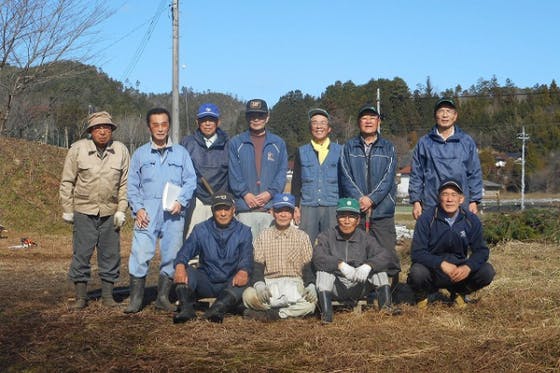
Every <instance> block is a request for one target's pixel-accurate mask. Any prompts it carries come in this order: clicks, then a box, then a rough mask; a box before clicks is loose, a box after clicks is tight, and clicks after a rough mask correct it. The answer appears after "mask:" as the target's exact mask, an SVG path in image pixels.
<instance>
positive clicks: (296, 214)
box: [294, 207, 301, 225]
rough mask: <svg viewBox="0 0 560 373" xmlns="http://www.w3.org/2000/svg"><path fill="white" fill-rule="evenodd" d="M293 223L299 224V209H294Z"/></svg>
mask: <svg viewBox="0 0 560 373" xmlns="http://www.w3.org/2000/svg"><path fill="white" fill-rule="evenodd" d="M294 223H295V224H296V225H299V224H300V223H301V210H300V208H299V207H296V208H295V209H294Z"/></svg>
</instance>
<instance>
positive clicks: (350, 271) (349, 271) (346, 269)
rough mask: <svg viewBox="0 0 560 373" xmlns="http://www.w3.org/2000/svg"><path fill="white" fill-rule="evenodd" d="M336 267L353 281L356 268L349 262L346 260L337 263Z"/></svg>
mask: <svg viewBox="0 0 560 373" xmlns="http://www.w3.org/2000/svg"><path fill="white" fill-rule="evenodd" d="M338 269H339V270H340V272H342V274H343V275H344V277H346V278H347V279H348V280H351V281H355V278H354V276H355V272H356V268H354V267H352V266H351V265H350V264H348V263H346V262H342V263H340V264H339V265H338Z"/></svg>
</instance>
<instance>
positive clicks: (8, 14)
mask: <svg viewBox="0 0 560 373" xmlns="http://www.w3.org/2000/svg"><path fill="white" fill-rule="evenodd" d="M109 14H110V12H109V10H108V9H107V7H106V6H105V1H95V0H94V1H92V0H0V89H1V90H3V91H4V92H5V95H4V98H3V101H4V102H3V103H2V104H1V105H2V107H3V108H2V109H0V135H2V134H3V132H4V130H5V128H6V124H7V122H8V118H9V115H10V110H11V108H12V104H13V101H14V99H15V98H16V97H17V95H18V94H19V93H21V92H22V91H24V90H25V89H26V88H28V87H30V86H31V85H32V84H37V83H42V82H45V81H47V80H49V79H50V78H52V72H51V71H50V67H51V66H52V64H53V63H55V62H57V61H61V60H77V61H81V62H84V61H86V60H88V59H89V57H90V55H89V53H90V48H91V43H90V42H91V41H92V39H93V36H94V35H95V26H97V25H98V24H99V23H100V21H102V20H103V19H105V18H107V17H108V16H109Z"/></svg>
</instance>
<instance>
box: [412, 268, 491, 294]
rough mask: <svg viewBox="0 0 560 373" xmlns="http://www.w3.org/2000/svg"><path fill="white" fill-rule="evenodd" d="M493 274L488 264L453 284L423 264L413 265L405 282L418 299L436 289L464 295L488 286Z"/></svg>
mask: <svg viewBox="0 0 560 373" xmlns="http://www.w3.org/2000/svg"><path fill="white" fill-rule="evenodd" d="M495 274H496V271H495V270H494V267H492V265H491V264H490V263H484V264H483V265H482V267H480V269H479V270H478V271H476V272H471V273H470V274H469V276H468V277H467V278H466V279H464V280H463V281H461V282H457V283H453V282H451V279H450V278H449V276H447V275H446V274H445V273H443V271H442V270H441V269H435V270H432V269H429V268H428V267H426V266H424V265H423V264H420V263H414V264H413V265H412V266H411V267H410V272H409V273H408V280H407V282H408V284H409V285H410V287H411V288H412V289H413V290H414V292H415V293H416V294H417V295H418V296H419V297H426V296H427V295H428V294H429V293H433V292H436V291H437V290H438V289H448V290H449V291H452V292H456V293H459V294H462V295H466V294H470V293H472V292H473V291H477V290H479V289H482V288H483V287H485V286H488V285H489V284H490V283H491V282H492V279H494V275H495Z"/></svg>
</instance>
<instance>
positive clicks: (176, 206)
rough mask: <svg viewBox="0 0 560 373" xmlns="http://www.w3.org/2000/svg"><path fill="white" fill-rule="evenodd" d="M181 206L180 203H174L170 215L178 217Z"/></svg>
mask: <svg viewBox="0 0 560 373" xmlns="http://www.w3.org/2000/svg"><path fill="white" fill-rule="evenodd" d="M181 208H182V206H181V204H180V203H179V202H178V201H175V202H173V207H171V210H169V213H170V214H171V215H177V214H178V213H180V212H181Z"/></svg>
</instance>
